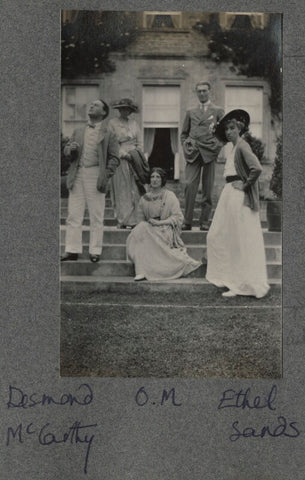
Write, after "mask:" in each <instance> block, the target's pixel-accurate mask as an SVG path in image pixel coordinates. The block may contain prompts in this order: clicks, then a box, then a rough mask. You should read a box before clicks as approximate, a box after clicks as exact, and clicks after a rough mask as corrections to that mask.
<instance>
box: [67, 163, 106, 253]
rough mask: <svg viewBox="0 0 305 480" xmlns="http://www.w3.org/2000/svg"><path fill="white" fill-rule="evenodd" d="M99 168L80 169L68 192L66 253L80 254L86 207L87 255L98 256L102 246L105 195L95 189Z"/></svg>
mask: <svg viewBox="0 0 305 480" xmlns="http://www.w3.org/2000/svg"><path fill="white" fill-rule="evenodd" d="M98 173H99V167H90V168H84V167H80V168H79V169H78V172H77V176H76V179H75V183H74V185H73V188H72V190H70V192H69V200H68V217H67V220H66V227H67V229H66V252H70V253H82V223H83V219H84V213H85V208H86V205H87V206H88V210H89V218H90V242H89V253H91V254H92V255H100V254H101V252H102V245H103V233H104V211H105V194H104V193H101V192H99V191H98V190H97V188H96V182H97V177H98Z"/></svg>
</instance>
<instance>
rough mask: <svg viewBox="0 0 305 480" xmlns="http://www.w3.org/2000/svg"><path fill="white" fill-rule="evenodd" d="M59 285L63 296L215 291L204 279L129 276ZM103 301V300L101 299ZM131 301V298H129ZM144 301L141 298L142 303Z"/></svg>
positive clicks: (79, 278)
mask: <svg viewBox="0 0 305 480" xmlns="http://www.w3.org/2000/svg"><path fill="white" fill-rule="evenodd" d="M269 284H270V285H272V286H275V287H277V288H280V287H281V279H280V278H269ZM61 285H62V292H63V294H72V293H77V292H78V291H82V292H83V293H84V294H86V293H90V292H101V293H103V292H105V293H114V294H116V295H121V294H130V295H135V294H148V293H152V292H162V293H165V292H170V293H172V292H177V293H179V292H181V293H182V292H183V293H185V292H186V291H187V289H189V288H190V289H191V291H192V293H199V294H200V293H202V292H203V291H211V292H213V291H215V287H214V286H213V285H211V284H210V283H209V282H208V281H207V280H206V279H205V278H204V277H201V278H190V277H184V278H178V279H176V280H171V281H166V280H162V281H154V282H149V281H147V280H145V281H142V282H135V281H134V279H133V278H132V277H130V276H118V277H100V276H91V275H63V276H62V277H61ZM101 300H103V298H101ZM131 301H132V298H131ZM145 301H146V299H145V298H143V303H144V302H145Z"/></svg>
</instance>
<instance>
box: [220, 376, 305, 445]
mask: <svg viewBox="0 0 305 480" xmlns="http://www.w3.org/2000/svg"><path fill="white" fill-rule="evenodd" d="M276 397H277V387H276V385H273V386H272V388H271V390H270V391H269V392H268V394H267V395H255V396H254V395H253V394H252V392H251V388H247V389H246V390H243V389H241V390H238V391H236V390H233V389H228V390H225V391H224V392H223V394H222V397H221V399H220V402H219V404H218V410H222V409H225V408H230V409H234V410H239V409H240V410H245V409H248V410H257V411H259V410H262V409H265V410H270V411H271V412H275V410H276ZM232 429H233V433H232V434H231V435H230V436H229V439H230V440H231V442H236V441H237V440H239V439H240V438H251V437H252V438H264V437H272V438H277V437H287V438H296V437H298V436H299V435H300V434H301V431H300V430H299V428H298V426H297V422H295V421H293V422H289V421H288V420H287V419H286V417H285V416H283V415H279V416H277V417H276V419H274V418H273V419H272V421H271V422H270V424H268V425H263V426H260V427H255V428H254V427H253V426H244V427H241V426H240V422H239V420H235V421H234V422H233V423H232Z"/></svg>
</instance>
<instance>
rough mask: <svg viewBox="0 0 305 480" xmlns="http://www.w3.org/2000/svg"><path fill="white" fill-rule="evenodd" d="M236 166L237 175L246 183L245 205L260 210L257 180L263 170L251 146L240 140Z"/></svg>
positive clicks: (237, 148) (235, 159) (235, 158)
mask: <svg viewBox="0 0 305 480" xmlns="http://www.w3.org/2000/svg"><path fill="white" fill-rule="evenodd" d="M234 165H235V170H236V173H237V175H238V176H239V177H240V178H241V179H242V181H243V182H244V190H245V200H244V204H245V205H247V206H248V207H250V208H251V209H252V210H254V211H256V212H257V211H258V210H259V191H258V182H257V179H258V177H259V176H260V174H261V173H262V171H263V169H262V166H261V164H260V163H259V161H258V158H257V156H256V155H255V154H254V153H253V151H252V149H251V147H250V145H249V143H248V142H246V141H245V140H244V139H243V138H240V139H239V141H238V143H237V145H236V150H235V155H234Z"/></svg>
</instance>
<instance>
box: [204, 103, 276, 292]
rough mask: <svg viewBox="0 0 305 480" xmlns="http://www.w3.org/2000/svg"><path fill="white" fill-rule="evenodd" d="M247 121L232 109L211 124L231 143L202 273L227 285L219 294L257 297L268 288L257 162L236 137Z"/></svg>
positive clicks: (214, 280) (245, 129)
mask: <svg viewBox="0 0 305 480" xmlns="http://www.w3.org/2000/svg"><path fill="white" fill-rule="evenodd" d="M249 123H250V117H249V115H248V113H247V112H246V111H245V110H233V111H231V112H229V113H228V114H227V115H225V116H224V117H223V118H222V120H221V121H220V122H219V123H218V125H217V126H216V129H215V135H216V136H217V138H218V139H219V140H221V141H222V142H224V143H227V142H231V143H232V149H231V151H230V152H229V154H228V157H227V160H226V164H225V169H224V176H225V179H226V184H225V186H224V189H223V191H222V193H221V196H220V198H219V201H218V205H217V208H216V211H215V214H214V217H213V221H212V225H211V227H210V230H209V232H208V235H207V260H208V265H207V275H206V278H207V280H208V281H209V282H211V283H213V284H214V285H216V286H217V287H227V289H228V290H227V291H225V292H223V294H222V295H223V296H224V297H235V296H236V295H252V296H255V297H256V298H261V297H263V296H264V295H266V293H267V292H268V290H269V285H268V281H267V270H266V259H265V247H264V240H263V234H262V230H261V224H260V215H259V192H258V182H257V180H258V177H259V175H260V174H261V172H262V167H261V165H260V163H259V161H258V159H257V157H256V156H255V155H254V153H253V152H252V150H251V147H250V145H249V144H248V143H247V142H246V141H245V140H244V139H243V138H242V137H241V135H243V133H245V132H246V131H247V130H248V126H249Z"/></svg>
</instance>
